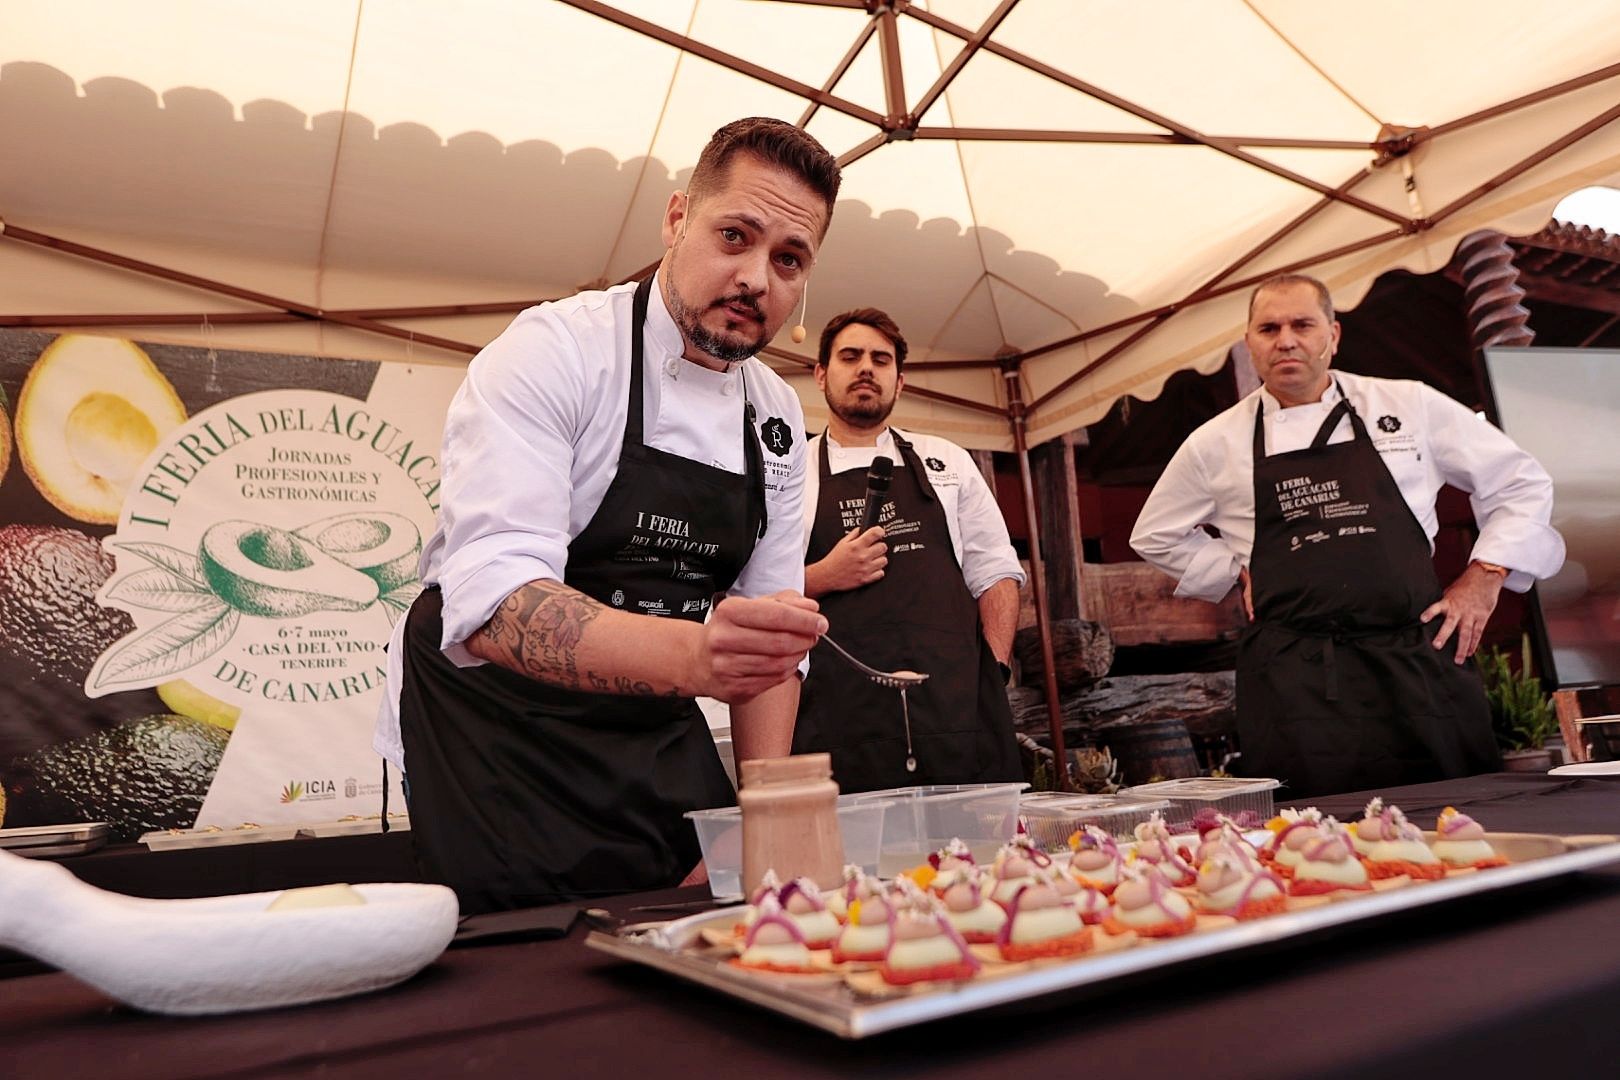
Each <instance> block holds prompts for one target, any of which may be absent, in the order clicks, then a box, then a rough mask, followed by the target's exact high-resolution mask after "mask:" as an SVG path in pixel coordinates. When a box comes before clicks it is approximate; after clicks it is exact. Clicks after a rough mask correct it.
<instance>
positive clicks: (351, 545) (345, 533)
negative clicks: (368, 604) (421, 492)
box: [295, 510, 422, 593]
mask: <svg viewBox="0 0 1620 1080" xmlns="http://www.w3.org/2000/svg"><path fill="white" fill-rule="evenodd" d="M295 532H296V534H297V535H298V536H301V537H303V538H304V539H306V540H308V541H309V542H310V543H312V544H314V545H315V546H316V547H319V548H320V549H321V550H322V551H324V552H326V553H327V554H328V555H330V556H332V557H333V558H334V559H337V560H338V561H339V562H342V563H345V564H347V565H349V566H352V567H354V569H356V570H358V571H360V572H361V573H362V574H365V575H367V576H368V577H371V578H373V579H375V581H376V582H377V588H378V590H379V591H381V592H385V593H391V592H393V591H394V590H395V589H397V588H399V587H400V586H401V585H405V584H408V583H410V582H412V581H415V580H416V563H417V559H418V557H419V556H420V555H421V553H422V534H421V532H420V531H419V530H418V529H417V527H416V523H415V522H413V521H412V520H411V519H410V518H408V517H406V516H405V515H404V514H391V513H388V512H386V511H381V510H379V511H375V512H373V513H358V514H339V515H338V516H337V517H329V518H323V519H321V520H320V521H316V522H312V523H310V524H308V525H305V526H304V527H303V528H302V529H297V530H295Z"/></svg>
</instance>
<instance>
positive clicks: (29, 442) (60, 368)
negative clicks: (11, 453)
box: [16, 334, 186, 525]
mask: <svg viewBox="0 0 1620 1080" xmlns="http://www.w3.org/2000/svg"><path fill="white" fill-rule="evenodd" d="M185 421H186V409H185V406H184V405H182V404H181V403H180V398H179V397H178V396H177V395H176V394H175V392H174V387H173V386H170V385H169V380H168V379H166V378H164V377H163V373H162V372H161V371H159V370H158V369H157V368H156V367H155V366H153V364H152V361H151V360H150V359H149V358H148V357H147V355H146V354H145V353H144V352H142V351H141V350H140V348H138V347H137V346H136V345H135V344H134V342H130V341H124V340H122V339H120V338H101V337H88V336H86V335H83V334H63V335H62V336H61V337H59V338H57V339H56V340H55V341H53V342H51V344H50V345H48V346H47V347H46V348H45V351H44V352H42V353H40V354H39V359H38V360H36V361H34V366H33V367H32V368H30V369H29V371H28V378H27V380H26V381H25V382H24V383H23V388H22V395H21V396H20V397H19V398H18V399H17V420H16V440H17V456H18V458H20V459H21V461H22V466H23V469H24V470H25V471H26V472H27V473H28V476H29V478H30V479H31V480H33V481H34V486H35V487H36V488H38V489H39V493H40V494H41V495H43V496H45V498H46V499H48V500H49V501H50V502H51V503H52V504H53V505H55V506H56V508H57V509H58V510H60V511H62V513H64V514H66V515H68V516H69V517H71V518H75V519H77V520H79V521H88V522H92V523H95V524H102V525H107V524H112V523H114V522H116V521H117V520H118V510H119V508H120V507H121V506H122V505H123V502H124V493H125V491H127V490H128V489H129V487H130V483H131V481H133V480H135V479H136V472H137V470H138V469H139V468H140V466H141V462H143V461H144V460H146V456H147V455H148V454H150V453H151V452H152V450H153V448H155V447H156V446H157V444H158V442H159V441H160V440H161V439H162V438H163V437H164V436H165V435H167V434H168V433H169V432H170V431H173V430H174V429H175V428H177V427H179V426H180V425H181V424H183V423H185Z"/></svg>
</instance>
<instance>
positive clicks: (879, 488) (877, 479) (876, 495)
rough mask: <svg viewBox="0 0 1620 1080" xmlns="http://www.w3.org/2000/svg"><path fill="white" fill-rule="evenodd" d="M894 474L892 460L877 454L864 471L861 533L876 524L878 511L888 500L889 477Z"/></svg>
mask: <svg viewBox="0 0 1620 1080" xmlns="http://www.w3.org/2000/svg"><path fill="white" fill-rule="evenodd" d="M893 472H894V460H893V459H892V458H887V457H884V456H883V455H882V454H879V455H878V456H877V457H875V458H873V459H872V467H871V468H870V469H867V470H866V510H865V512H864V513H863V514H862V515H861V532H865V531H866V530H867V529H870V528H871V527H872V526H874V525H876V524H877V523H878V511H879V510H881V509H882V508H883V504H884V502H885V501H887V500H888V498H889V477H890V475H891V474H893Z"/></svg>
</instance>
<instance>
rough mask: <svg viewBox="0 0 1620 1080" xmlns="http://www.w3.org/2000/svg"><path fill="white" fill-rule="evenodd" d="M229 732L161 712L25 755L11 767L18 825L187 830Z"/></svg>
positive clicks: (128, 831)
mask: <svg viewBox="0 0 1620 1080" xmlns="http://www.w3.org/2000/svg"><path fill="white" fill-rule="evenodd" d="M229 739H230V733H229V732H227V731H225V730H223V729H221V728H218V727H215V726H214V725H213V724H205V723H203V722H202V721H201V720H192V719H191V718H189V717H185V716H175V715H173V714H169V713H163V714H159V715H155V716H146V717H142V718H140V719H138V720H131V721H128V722H126V723H123V724H119V725H118V726H117V727H113V728H108V729H107V730H105V731H98V732H96V733H95V734H93V735H88V736H85V737H84V738H80V739H74V740H72V741H71V742H65V743H58V744H57V745H55V746H47V747H44V748H43V749H40V750H35V751H34V752H33V753H30V754H25V755H24V756H22V757H20V758H18V759H17V760H16V761H14V762H12V764H11V766H10V768H8V769H7V771H6V774H5V775H6V783H7V787H8V788H9V789H10V791H9V794H10V796H11V801H10V811H11V817H12V823H13V824H14V825H63V824H69V823H73V822H79V821H105V822H106V823H107V824H108V826H109V831H110V832H111V833H112V835H113V836H114V837H115V838H117V839H119V840H133V839H135V838H137V837H139V836H140V835H141V834H142V833H144V832H150V831H151V830H153V829H178V828H188V827H190V826H191V824H192V823H193V822H195V821H196V820H197V814H198V813H199V812H200V811H201V810H202V804H203V797H204V796H205V795H207V794H208V787H209V785H210V784H212V783H213V780H214V773H215V772H216V771H218V769H219V762H220V758H221V757H222V756H223V755H224V753H225V744H226V742H227V741H229Z"/></svg>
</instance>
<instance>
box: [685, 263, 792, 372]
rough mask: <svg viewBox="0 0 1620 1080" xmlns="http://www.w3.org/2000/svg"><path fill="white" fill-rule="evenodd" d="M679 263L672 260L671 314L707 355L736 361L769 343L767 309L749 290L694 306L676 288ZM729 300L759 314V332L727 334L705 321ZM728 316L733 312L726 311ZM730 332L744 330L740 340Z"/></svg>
mask: <svg viewBox="0 0 1620 1080" xmlns="http://www.w3.org/2000/svg"><path fill="white" fill-rule="evenodd" d="M674 270H675V265H674V260H673V259H672V260H671V261H670V275H669V289H668V297H667V301H668V307H669V314H670V317H671V318H672V319H674V320H675V325H676V326H678V327H680V328H681V334H682V335H684V336H685V338H686V340H687V341H689V342H691V344H692V347H693V348H695V349H697V350H698V351H699V352H702V353H704V354H705V355H707V356H712V357H713V358H714V359H716V360H718V361H720V362H721V363H722V364H736V363H740V362H742V361H744V360H747V359H748V358H749V357H750V356H753V355H754V354H755V353H757V352H759V350H761V349H763V348H764V347H765V342H766V341H767V340H768V339H767V336H766V334H765V313H764V312H762V311H760V310H759V301H757V300H755V299H754V298H753V297H752V296H750V295H748V294H747V293H738V294H737V295H735V296H724V297H721V298H720V299H719V300H716V301H715V302H714V303H712V304H710V305H709V306H708V307H706V308H694V307H693V306H692V305H690V304H688V303H687V302H686V298H685V297H684V296H682V295H681V294H680V291H679V290H678V289H676V288H675V273H674ZM729 304H740V305H742V306H743V307H746V308H748V309H749V310H750V311H752V312H754V314H756V315H758V316H759V324H758V326H759V332H758V333H757V334H755V335H753V336H752V337H749V336H748V335H746V334H745V333H742V332H741V331H728V332H727V334H726V335H722V334H721V333H717V332H716V331H713V330H710V329H709V328H708V327H706V326H704V325H703V322H702V318H703V316H704V315H705V314H706V313H707V312H709V311H711V310H713V309H715V308H724V307H726V306H727V305H729ZM725 314H726V317H727V318H728V319H730V318H731V314H730V313H729V312H727V313H725ZM730 334H742V336H741V339H740V340H739V339H738V338H736V337H731V336H729V335H730Z"/></svg>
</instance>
